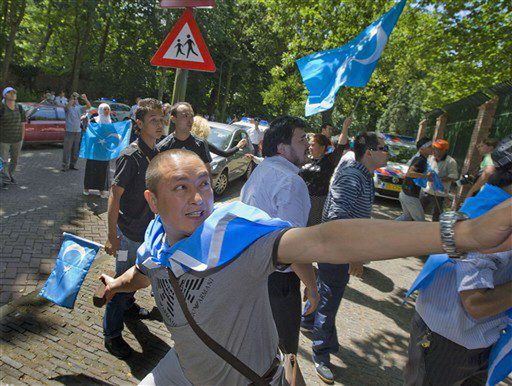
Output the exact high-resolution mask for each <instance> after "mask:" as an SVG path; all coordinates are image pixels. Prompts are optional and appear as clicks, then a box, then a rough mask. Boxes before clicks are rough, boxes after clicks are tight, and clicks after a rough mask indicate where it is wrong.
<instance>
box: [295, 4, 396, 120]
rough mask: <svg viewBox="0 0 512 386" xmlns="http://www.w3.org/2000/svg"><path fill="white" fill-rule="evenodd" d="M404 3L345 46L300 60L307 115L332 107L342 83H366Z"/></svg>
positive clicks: (364, 84) (363, 84) (354, 84)
mask: <svg viewBox="0 0 512 386" xmlns="http://www.w3.org/2000/svg"><path fill="white" fill-rule="evenodd" d="M404 6H405V0H401V1H400V3H398V4H397V5H395V6H394V7H393V8H391V9H390V10H389V11H388V12H387V13H385V14H384V15H382V16H381V17H380V18H379V19H378V20H377V21H375V22H373V23H372V24H370V25H369V26H368V27H366V29H365V30H364V31H363V32H361V33H360V34H359V35H358V36H357V37H356V38H355V39H353V40H351V41H350V42H348V43H347V44H345V45H344V46H343V47H340V48H335V49H332V50H328V51H322V52H317V53H314V54H312V55H309V56H305V57H303V58H301V59H299V60H297V66H298V67H299V70H300V74H301V76H302V80H303V81H304V84H305V85H306V88H307V89H308V91H309V96H308V100H307V102H306V116H310V115H313V114H316V113H320V112H322V111H325V110H329V109H330V108H331V107H332V106H333V105H334V100H335V98H336V94H337V93H338V90H339V89H340V87H341V86H350V87H364V86H366V84H367V83H368V81H369V80H370V77H371V76H372V74H373V71H374V70H375V67H377V62H378V61H379V59H380V56H381V55H382V51H384V47H385V46H386V42H387V41H388V38H389V35H391V32H392V31H393V28H394V27H395V24H396V22H397V21H398V18H399V17H400V15H401V13H402V10H403V9H404Z"/></svg>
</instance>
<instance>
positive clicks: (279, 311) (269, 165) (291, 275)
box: [240, 116, 319, 354]
mask: <svg viewBox="0 0 512 386" xmlns="http://www.w3.org/2000/svg"><path fill="white" fill-rule="evenodd" d="M307 127H308V125H307V123H306V122H305V121H304V120H302V119H300V118H296V117H289V116H285V117H281V118H277V119H276V120H275V121H273V122H272V123H271V124H270V127H269V128H268V129H267V130H266V131H265V136H264V138H263V156H264V157H266V158H265V159H264V160H263V162H262V163H261V164H260V165H259V166H258V167H257V168H256V169H255V170H254V172H253V173H252V175H251V177H250V178H249V180H248V181H247V182H246V184H245V185H244V187H243V188H242V192H241V195H240V198H241V200H242V202H243V203H245V204H248V205H252V206H255V207H256V208H259V209H261V210H263V211H265V212H267V213H268V214H269V215H270V216H271V217H275V218H280V219H281V220H285V221H288V222H290V223H291V225H292V226H293V227H305V226H306V225H307V222H308V216H309V210H310V208H311V201H310V198H309V194H308V188H307V187H306V183H305V182H304V180H303V179H302V178H301V177H299V175H298V174H299V171H300V166H302V165H303V164H304V162H305V160H306V155H307V151H308V147H309V146H308V140H307V137H306V133H305V129H307ZM299 278H300V279H301V280H302V281H303V282H304V284H305V285H306V294H305V295H306V297H307V298H308V299H309V300H310V303H311V307H309V309H308V310H307V311H306V312H307V313H308V314H309V313H311V312H313V311H314V309H316V306H317V305H318V299H319V296H318V291H317V288H316V282H315V275H314V272H313V267H312V265H311V264H292V269H290V268H288V269H285V270H284V271H276V272H274V273H273V274H272V275H270V277H269V281H268V286H269V295H270V304H271V306H272V313H273V316H274V321H275V322H276V326H277V330H278V333H279V344H280V346H281V348H282V349H283V350H284V351H285V353H287V354H297V351H298V344H299V329H300V316H301V296H300V280H299Z"/></svg>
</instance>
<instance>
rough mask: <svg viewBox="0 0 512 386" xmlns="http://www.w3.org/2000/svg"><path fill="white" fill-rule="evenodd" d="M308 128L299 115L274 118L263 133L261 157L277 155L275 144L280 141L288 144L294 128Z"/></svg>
mask: <svg viewBox="0 0 512 386" xmlns="http://www.w3.org/2000/svg"><path fill="white" fill-rule="evenodd" d="M296 128H297V129H304V131H305V130H306V129H308V128H309V126H308V124H307V122H306V121H305V120H304V119H301V118H299V117H291V116H288V115H286V116H284V117H279V118H276V119H274V120H273V121H272V122H271V123H270V127H269V128H268V129H267V130H266V131H265V134H264V135H263V146H262V153H263V157H272V156H274V155H277V146H278V145H280V144H281V143H283V144H285V145H289V144H290V143H291V142H292V137H293V132H294V130H295V129H296Z"/></svg>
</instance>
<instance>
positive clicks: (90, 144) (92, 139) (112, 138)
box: [80, 120, 131, 161]
mask: <svg viewBox="0 0 512 386" xmlns="http://www.w3.org/2000/svg"><path fill="white" fill-rule="evenodd" d="M130 128H131V121H129V120H128V121H123V122H116V123H108V124H106V123H96V122H90V123H89V125H87V130H86V131H85V133H84V136H83V138H82V144H81V145H80V158H87V159H93V160H96V161H110V160H111V159H115V158H117V157H118V156H119V154H120V153H121V150H123V149H124V148H125V147H126V146H128V145H129V143H130Z"/></svg>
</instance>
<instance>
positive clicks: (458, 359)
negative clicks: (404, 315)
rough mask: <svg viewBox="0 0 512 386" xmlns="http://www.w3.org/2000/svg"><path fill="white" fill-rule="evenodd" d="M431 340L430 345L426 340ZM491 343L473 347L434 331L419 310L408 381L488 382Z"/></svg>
mask: <svg viewBox="0 0 512 386" xmlns="http://www.w3.org/2000/svg"><path fill="white" fill-rule="evenodd" d="M427 341H428V342H429V344H428V347H423V346H422V343H425V342H427ZM491 348H492V346H491V347H487V348H482V349H475V350H469V349H467V348H465V347H463V346H461V345H458V344H457V343H455V342H452V341H451V340H449V339H447V338H445V337H444V336H441V335H439V334H436V333H435V332H433V331H430V329H429V328H428V326H427V325H426V324H425V322H424V321H423V319H421V316H420V315H419V314H418V313H417V312H415V313H414V317H413V319H412V326H411V338H410V341H409V352H408V354H409V357H408V359H407V364H406V365H405V369H404V385H406V386H409V385H411V386H412V385H414V386H427V385H428V386H455V385H457V386H458V385H461V386H477V385H480V386H484V385H485V382H486V380H487V367H488V366H489V354H490V352H491Z"/></svg>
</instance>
